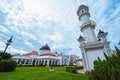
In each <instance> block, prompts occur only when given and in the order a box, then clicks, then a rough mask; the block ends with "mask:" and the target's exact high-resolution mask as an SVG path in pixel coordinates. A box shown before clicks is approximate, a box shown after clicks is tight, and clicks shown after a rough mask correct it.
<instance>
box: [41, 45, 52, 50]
mask: <svg viewBox="0 0 120 80" xmlns="http://www.w3.org/2000/svg"><path fill="white" fill-rule="evenodd" d="M40 50H50V47H49V46H48V45H47V44H46V45H45V46H43V47H41V48H40Z"/></svg>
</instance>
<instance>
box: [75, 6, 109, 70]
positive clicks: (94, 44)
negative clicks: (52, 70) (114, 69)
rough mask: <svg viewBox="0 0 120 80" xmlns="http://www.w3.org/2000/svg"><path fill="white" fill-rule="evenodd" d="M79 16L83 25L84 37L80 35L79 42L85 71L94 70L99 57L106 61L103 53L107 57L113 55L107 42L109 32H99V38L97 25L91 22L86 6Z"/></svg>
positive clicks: (79, 12)
mask: <svg viewBox="0 0 120 80" xmlns="http://www.w3.org/2000/svg"><path fill="white" fill-rule="evenodd" d="M77 15H78V17H79V20H80V21H81V23H82V25H81V26H80V31H81V32H82V33H83V35H84V37H82V36H81V35H80V37H79V38H78V42H79V43H80V49H81V53H82V58H83V64H84V70H85V71H86V70H92V69H94V64H93V63H94V61H95V60H97V58H98V57H99V58H100V59H101V60H103V59H105V58H104V54H103V52H105V53H106V54H107V55H111V49H110V46H109V43H110V42H108V41H107V38H106V36H107V34H108V32H103V31H102V30H99V33H98V34H97V37H96V35H95V32H94V29H95V24H94V23H93V22H91V21H90V19H89V18H90V13H89V8H88V6H86V5H81V6H80V7H79V8H78V10H77Z"/></svg>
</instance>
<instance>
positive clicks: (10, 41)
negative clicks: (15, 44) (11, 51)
mask: <svg viewBox="0 0 120 80" xmlns="http://www.w3.org/2000/svg"><path fill="white" fill-rule="evenodd" d="M12 38H13V36H11V38H10V39H9V40H7V43H6V47H5V50H4V52H3V53H4V54H5V52H6V50H7V48H8V46H9V45H10V44H11V43H12Z"/></svg>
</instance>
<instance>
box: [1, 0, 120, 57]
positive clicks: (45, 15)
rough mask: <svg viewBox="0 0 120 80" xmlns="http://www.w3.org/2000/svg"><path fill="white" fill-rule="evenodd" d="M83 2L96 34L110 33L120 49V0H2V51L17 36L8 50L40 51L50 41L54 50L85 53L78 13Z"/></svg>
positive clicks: (17, 51) (49, 43)
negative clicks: (87, 8) (82, 50)
mask: <svg viewBox="0 0 120 80" xmlns="http://www.w3.org/2000/svg"><path fill="white" fill-rule="evenodd" d="M81 4H85V5H87V6H89V10H90V14H91V17H90V18H91V19H92V20H94V21H95V22H96V23H97V26H96V29H95V33H96V34H97V33H98V31H99V29H101V30H103V31H105V32H108V36H107V38H108V41H110V42H111V44H110V46H111V49H114V46H117V47H119V48H120V45H118V42H119V40H120V0H0V51H3V50H4V48H5V46H6V45H5V43H6V40H7V39H9V38H10V36H12V35H13V36H14V37H13V43H12V44H11V45H10V46H9V48H8V49H7V52H10V53H12V54H15V53H21V54H24V53H26V52H31V51H33V50H36V51H39V48H40V47H42V46H44V45H45V44H48V45H49V46H50V48H51V50H52V51H56V52H59V53H61V52H62V53H64V54H77V55H79V56H81V54H80V49H79V43H78V42H77V39H78V37H79V35H80V34H82V33H81V32H80V28H79V27H80V25H81V22H80V21H79V20H78V17H77V14H76V11H77V9H78V7H79V6H80V5H81ZM82 35H83V34H82Z"/></svg>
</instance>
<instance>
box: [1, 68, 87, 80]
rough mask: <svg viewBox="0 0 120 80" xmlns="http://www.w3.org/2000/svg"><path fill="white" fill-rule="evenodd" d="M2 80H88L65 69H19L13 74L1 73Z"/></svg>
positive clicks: (84, 76)
mask: <svg viewBox="0 0 120 80" xmlns="http://www.w3.org/2000/svg"><path fill="white" fill-rule="evenodd" d="M0 80H88V77H87V76H86V75H83V74H72V73H69V72H65V67H54V72H50V71H49V68H48V67H17V68H16V70H15V71H13V72H0Z"/></svg>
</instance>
